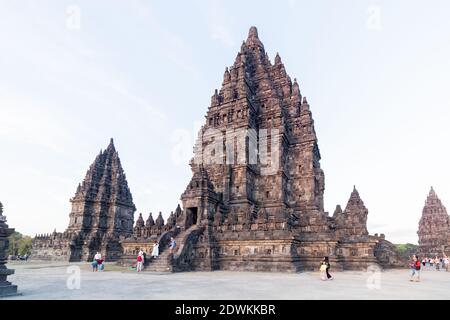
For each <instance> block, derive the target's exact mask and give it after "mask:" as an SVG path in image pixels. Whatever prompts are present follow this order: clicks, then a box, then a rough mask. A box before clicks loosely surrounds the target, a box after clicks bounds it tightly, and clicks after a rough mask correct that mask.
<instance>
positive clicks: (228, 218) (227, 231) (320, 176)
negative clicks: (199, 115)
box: [34, 27, 398, 271]
mask: <svg viewBox="0 0 450 320" xmlns="http://www.w3.org/2000/svg"><path fill="white" fill-rule="evenodd" d="M108 148H112V147H111V146H110V147H108ZM107 150H108V149H107ZM114 157H115V156H112V159H113V160H112V161H113V162H112V163H114V161H115V163H118V165H117V166H116V167H117V168H119V167H120V169H114V170H113V174H112V175H111V174H109V173H107V174H106V175H105V174H101V173H100V174H99V176H98V177H96V176H95V174H97V173H96V172H93V173H92V174H91V175H89V173H88V177H87V178H86V179H87V180H88V181H91V186H90V188H92V187H94V188H95V190H96V192H95V193H94V195H95V198H92V197H91V198H90V197H89V196H88V195H89V194H90V192H87V191H89V190H86V189H87V187H86V186H85V184H84V183H83V184H82V185H80V187H79V190H78V191H77V194H76V196H75V198H74V199H72V206H73V210H72V213H71V222H70V226H69V228H68V229H67V231H66V232H65V233H56V232H54V233H53V234H51V235H45V236H42V235H41V236H38V237H36V239H35V243H34V247H35V252H34V253H35V255H36V256H37V257H40V258H49V259H51V258H55V252H56V251H55V250H54V247H55V244H58V245H56V246H58V248H59V250H60V251H59V254H57V255H56V256H58V257H59V258H63V259H67V258H69V257H70V259H72V260H80V259H83V260H84V259H91V258H92V255H93V254H94V251H96V250H101V251H102V252H104V254H105V255H106V256H107V257H109V258H110V259H111V260H119V261H121V262H122V263H128V262H129V261H132V260H133V259H134V257H135V254H136V253H137V251H139V250H141V249H143V250H145V251H146V252H148V253H149V252H150V251H151V245H152V243H153V241H154V240H157V241H159V242H160V244H161V245H160V248H161V249H162V254H161V257H160V258H158V259H157V261H152V260H150V261H149V269H150V270H154V271H165V270H172V271H185V270H216V269H224V270H264V271H299V270H307V269H313V268H317V267H318V264H319V261H320V260H321V259H322V258H323V257H324V256H329V257H330V260H331V262H332V263H333V266H334V267H335V268H341V269H361V268H366V267H367V266H369V265H370V264H375V263H378V264H381V265H383V266H391V265H395V264H396V263H397V262H398V256H397V254H396V251H395V248H394V246H393V245H392V244H391V243H389V242H388V241H386V240H385V239H384V235H380V236H378V235H375V236H371V235H369V233H368V231H367V215H368V210H367V208H366V207H365V206H364V203H363V201H362V200H361V198H360V196H359V193H358V191H357V190H356V188H354V189H353V192H352V193H351V196H350V199H349V201H348V204H347V206H346V207H345V209H344V210H342V209H341V207H340V206H339V205H338V206H337V207H336V210H335V212H334V215H333V216H329V215H328V213H327V212H325V211H324V201H323V199H324V198H323V196H324V189H325V181H324V180H325V179H324V173H323V170H322V169H321V168H320V158H321V156H320V151H319V147H318V141H317V136H316V132H315V129H314V121H313V118H312V114H311V110H310V106H309V104H308V102H307V100H306V98H305V97H303V96H302V94H301V93H300V89H299V85H298V83H297V81H296V80H295V79H294V81H293V82H292V80H291V78H290V77H289V76H288V74H287V73H286V70H285V67H284V65H283V63H282V61H281V58H280V56H279V55H278V54H277V55H276V56H275V59H274V63H272V62H271V61H270V60H269V57H268V55H267V53H266V51H265V49H264V45H263V44H262V42H261V41H260V39H259V37H258V32H257V29H256V28H255V27H251V28H250V31H249V34H248V38H247V40H246V41H244V42H243V43H242V46H241V48H240V51H239V52H238V54H237V56H236V59H235V62H234V64H233V65H232V66H231V67H230V68H226V70H225V74H224V78H223V83H222V87H221V89H220V90H216V91H215V92H214V94H213V96H212V98H211V105H210V107H209V108H208V111H207V113H206V123H205V124H204V125H203V127H202V128H201V130H200V132H199V135H198V140H197V142H196V145H195V147H194V157H193V159H192V161H191V163H190V166H191V169H192V179H191V181H190V182H189V184H188V186H187V188H186V190H185V192H184V193H183V194H182V195H181V201H182V207H180V206H178V207H177V208H176V210H175V212H172V213H171V214H170V216H169V218H168V219H167V221H166V222H164V219H163V218H162V215H161V213H160V214H159V216H158V218H157V219H156V222H155V221H154V220H153V216H152V214H150V215H149V217H148V219H147V221H146V222H144V219H143V217H142V215H140V216H139V218H138V219H137V222H136V225H135V226H134V228H133V229H131V224H132V221H133V213H134V204H133V202H132V197H131V193H130V192H129V189H128V185H127V182H126V180H125V178H124V174H122V175H123V178H120V177H121V173H120V170H121V166H120V160H119V159H118V157H117V158H114ZM114 159H115V160H114ZM102 161H103V160H102ZM95 163H99V160H98V159H97V160H96V162H95ZM102 163H103V162H102ZM106 167H107V166H106V165H105V166H103V167H101V168H102V170H104V171H107V169H106ZM113 167H114V166H113ZM108 168H109V167H108ZM115 170H119V172H118V173H116V171H115ZM114 177H118V178H114ZM86 179H85V180H86ZM105 185H106V189H105V187H104V186H105ZM104 189H105V190H104ZM97 190H98V191H97ZM101 190H103V191H101ZM111 195H115V197H113V198H111ZM117 196H119V197H117ZM103 200H104V201H103ZM102 201H103V202H102ZM77 217H81V218H82V221H77ZM130 217H131V218H130ZM74 219H75V220H74ZM75 234H77V235H78V237H81V238H82V239H83V241H84V243H87V242H86V239H91V240H92V239H95V240H92V241H91V242H90V243H91V249H86V248H87V247H89V244H86V245H84V247H83V244H81V247H80V245H78V246H77V245H76V244H77V243H82V241H78V242H76V241H75V240H76V238H74V235H75ZM80 234H82V236H80ZM172 236H173V237H175V238H176V240H177V243H178V251H177V252H176V254H174V255H171V254H169V252H168V250H165V248H166V246H167V242H168V239H169V238H170V237H172ZM99 239H104V240H99ZM105 239H106V240H105ZM110 243H112V244H114V245H110ZM75 248H76V252H77V253H76V254H75V253H74V252H70V251H74V250H75ZM64 250H67V251H68V252H65V251H64Z"/></svg>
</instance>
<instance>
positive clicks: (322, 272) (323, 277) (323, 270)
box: [319, 260, 327, 281]
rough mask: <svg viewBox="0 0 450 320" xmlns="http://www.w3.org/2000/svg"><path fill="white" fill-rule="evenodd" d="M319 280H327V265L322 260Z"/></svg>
mask: <svg viewBox="0 0 450 320" xmlns="http://www.w3.org/2000/svg"><path fill="white" fill-rule="evenodd" d="M319 270H320V280H322V281H325V280H327V264H326V262H325V261H324V260H322V261H321V262H320V268H319Z"/></svg>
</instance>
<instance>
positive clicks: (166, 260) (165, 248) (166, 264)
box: [144, 225, 199, 272]
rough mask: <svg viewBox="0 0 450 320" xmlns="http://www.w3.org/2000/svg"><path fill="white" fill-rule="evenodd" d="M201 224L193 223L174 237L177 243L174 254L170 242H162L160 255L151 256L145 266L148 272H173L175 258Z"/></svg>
mask: <svg viewBox="0 0 450 320" xmlns="http://www.w3.org/2000/svg"><path fill="white" fill-rule="evenodd" d="M198 228H199V226H197V225H192V226H191V227H190V228H188V229H186V230H184V231H182V232H180V233H179V234H178V235H177V236H176V237H175V238H174V239H175V242H176V243H177V246H176V249H175V253H174V254H173V255H172V254H171V253H170V249H169V243H164V244H161V243H160V255H159V256H158V257H157V258H151V260H150V261H149V262H148V265H147V266H146V267H145V269H144V271H146V272H173V271H174V259H176V258H177V255H178V254H179V253H180V252H181V250H182V248H183V245H184V243H185V241H186V239H187V238H188V236H189V235H190V234H191V232H192V231H194V230H197V229H198Z"/></svg>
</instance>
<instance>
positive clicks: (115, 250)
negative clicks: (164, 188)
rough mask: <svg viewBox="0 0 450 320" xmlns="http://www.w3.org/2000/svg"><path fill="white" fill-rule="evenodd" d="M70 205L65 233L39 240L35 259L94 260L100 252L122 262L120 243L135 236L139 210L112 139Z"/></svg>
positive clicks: (49, 235)
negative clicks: (136, 217)
mask: <svg viewBox="0 0 450 320" xmlns="http://www.w3.org/2000/svg"><path fill="white" fill-rule="evenodd" d="M70 202H71V203H72V212H71V213H70V215H69V217H70V222H69V226H68V227H67V229H66V231H65V232H64V233H57V232H56V230H55V231H54V232H53V233H52V234H46V235H38V236H36V237H35V239H34V242H33V253H32V255H33V256H34V258H35V259H51V260H70V261H80V260H91V259H92V258H93V257H94V255H95V253H96V252H97V251H99V252H101V253H103V256H104V257H106V258H107V259H108V260H117V259H118V258H120V257H121V255H122V246H121V243H120V241H121V240H123V239H125V237H127V236H131V235H132V234H133V223H134V212H135V211H136V207H135V205H134V203H133V197H132V195H131V192H130V189H129V188H128V183H127V180H126V176H125V173H124V171H123V169H122V165H121V163H120V159H119V154H118V153H117V151H116V150H115V148H114V143H113V140H112V139H111V142H110V144H109V146H108V148H106V150H105V151H103V152H100V154H99V155H98V156H97V157H96V158H95V161H94V163H93V164H92V165H91V166H90V168H89V170H88V172H87V173H86V177H85V178H84V181H83V183H81V184H79V185H78V187H77V190H76V193H75V196H74V197H73V198H72V199H71V200H70Z"/></svg>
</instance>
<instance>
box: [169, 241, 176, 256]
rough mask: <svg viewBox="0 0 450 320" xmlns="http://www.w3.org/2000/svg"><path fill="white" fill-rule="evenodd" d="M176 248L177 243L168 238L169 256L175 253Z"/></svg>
mask: <svg viewBox="0 0 450 320" xmlns="http://www.w3.org/2000/svg"><path fill="white" fill-rule="evenodd" d="M176 247H177V243H176V242H175V239H174V238H173V237H170V246H169V248H170V254H173V253H174V252H175V248H176Z"/></svg>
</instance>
